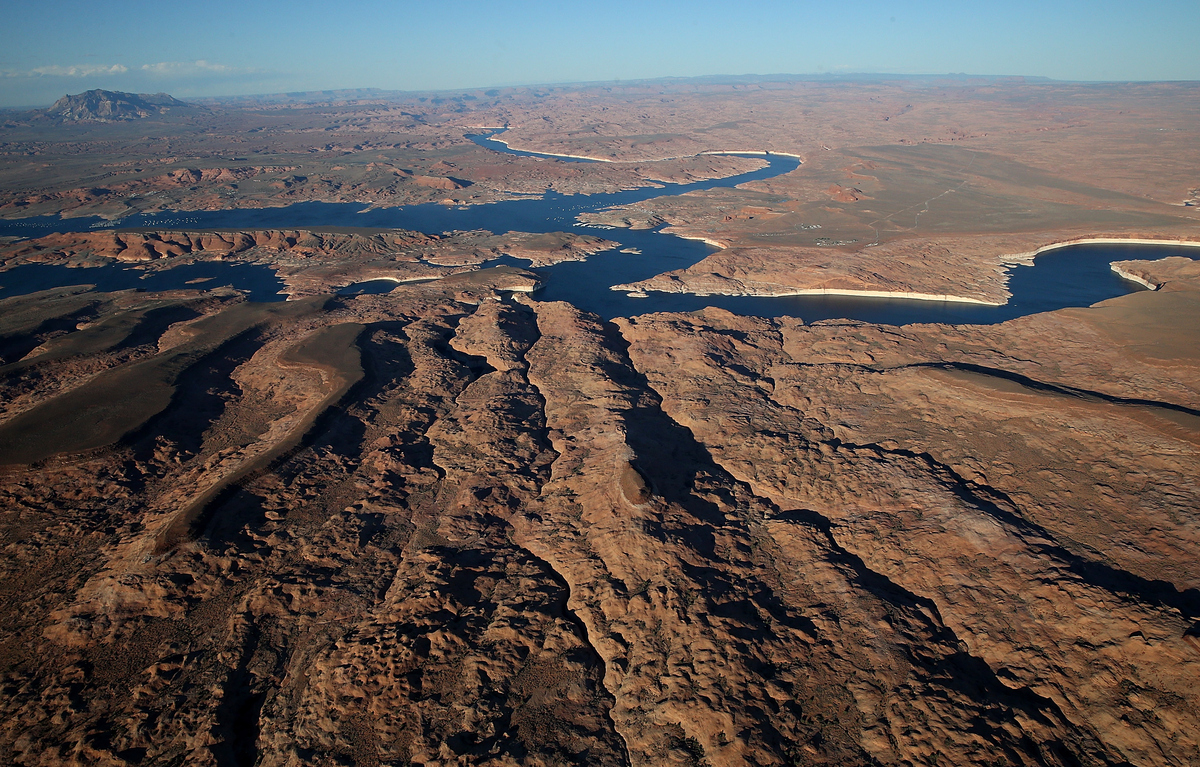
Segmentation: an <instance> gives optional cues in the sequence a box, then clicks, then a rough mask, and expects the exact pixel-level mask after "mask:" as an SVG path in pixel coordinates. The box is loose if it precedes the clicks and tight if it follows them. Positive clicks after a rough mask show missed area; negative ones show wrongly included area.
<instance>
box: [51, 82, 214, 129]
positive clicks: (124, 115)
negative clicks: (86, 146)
mask: <svg viewBox="0 0 1200 767" xmlns="http://www.w3.org/2000/svg"><path fill="white" fill-rule="evenodd" d="M172 109H176V110H178V109H192V110H195V109H197V108H196V107H194V106H193V105H191V104H188V103H186V102H183V101H180V100H179V99H177V98H174V97H172V96H170V95H168V94H166V93H122V92H120V91H105V90H100V89H96V90H91V91H87V92H85V93H78V94H75V95H73V96H72V95H67V96H63V97H62V98H61V99H59V100H58V101H56V102H54V105H53V106H52V107H50V108H49V109H47V110H46V112H45V115H46V117H49V118H51V119H54V120H59V121H62V122H119V121H127V120H137V119H140V118H144V117H151V116H153V115H161V114H166V113H168V112H170V111H171V110H172Z"/></svg>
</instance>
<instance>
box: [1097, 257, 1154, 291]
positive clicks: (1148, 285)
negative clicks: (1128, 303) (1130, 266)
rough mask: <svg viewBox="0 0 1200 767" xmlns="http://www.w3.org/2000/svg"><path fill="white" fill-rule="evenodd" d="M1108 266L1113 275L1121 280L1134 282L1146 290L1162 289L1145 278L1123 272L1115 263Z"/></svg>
mask: <svg viewBox="0 0 1200 767" xmlns="http://www.w3.org/2000/svg"><path fill="white" fill-rule="evenodd" d="M1108 266H1109V268H1110V269H1112V270H1113V273H1114V274H1116V275H1117V276H1118V277H1120V278H1121V279H1123V280H1129V281H1130V282H1136V283H1137V284H1139V285H1144V286H1146V288H1147V289H1148V290H1158V289H1159V288H1161V287H1162V285H1156V284H1155V283H1153V282H1150V280H1147V279H1146V278H1145V277H1139V276H1137V275H1136V274H1131V273H1130V272H1127V271H1125V270H1124V269H1122V268H1121V267H1119V266H1117V264H1116V263H1115V262H1114V263H1111V264H1109V265H1108Z"/></svg>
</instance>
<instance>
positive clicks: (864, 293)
mask: <svg viewBox="0 0 1200 767" xmlns="http://www.w3.org/2000/svg"><path fill="white" fill-rule="evenodd" d="M609 290H616V291H620V292H624V293H630V294H632V293H645V292H648V291H652V292H655V293H681V294H683V293H686V294H688V295H693V296H747V297H752V298H786V297H787V296H848V297H855V298H903V299H908V300H912V301H948V302H951V303H960V304H978V305H981V306H1004V303H1007V302H1001V303H998V302H995V301H983V300H981V299H978V298H968V297H966V296H952V295H948V294H943V293H915V292H910V291H905V290H852V289H849V288H798V289H794V290H781V291H741V292H737V293H732V292H731V293H715V292H712V291H693V290H679V291H672V290H659V289H658V288H654V287H647V286H643V287H636V286H634V285H630V284H626V285H613V286H612V287H611V288H609ZM638 297H639V298H640V297H641V296H638Z"/></svg>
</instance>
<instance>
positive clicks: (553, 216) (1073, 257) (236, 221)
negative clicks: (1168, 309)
mask: <svg viewBox="0 0 1200 767" xmlns="http://www.w3.org/2000/svg"><path fill="white" fill-rule="evenodd" d="M498 132H500V131H495V130H494V131H491V132H490V133H486V134H479V135H473V136H469V137H468V138H470V139H471V140H472V141H474V142H475V143H476V144H478V145H480V146H482V147H485V148H487V149H489V150H493V151H499V152H505V153H509V154H515V155H521V156H528V157H535V158H541V159H543V160H544V161H546V162H560V161H563V158H555V157H552V156H550V155H541V154H537V153H531V152H522V151H520V150H514V149H511V148H509V147H508V146H506V145H505V144H503V143H501V142H499V141H496V140H495V139H494V136H495V135H496V133H498ZM754 156H756V157H758V158H760V159H762V160H764V161H765V162H766V165H765V167H763V168H760V169H758V170H755V171H751V172H749V173H743V174H740V175H737V176H731V177H727V178H721V179H710V180H706V181H698V182H693V183H690V184H663V185H661V186H656V187H643V188H637V189H629V190H623V191H619V192H614V193H610V194H595V195H562V194H559V193H556V192H552V191H547V192H546V194H545V195H544V196H543V197H541V198H536V199H519V200H507V201H502V202H496V203H490V204H486V205H473V206H463V207H453V206H446V205H441V204H427V205H411V206H405V207H399V208H370V207H368V206H365V205H362V204H357V203H320V202H308V203H297V204H295V205H290V206H288V207H282V208H262V209H236V210H220V211H187V212H165V213H158V214H138V215H135V216H130V217H127V218H125V219H122V220H121V221H119V222H116V225H117V226H119V228H120V229H133V228H149V229H186V230H191V231H194V230H202V229H238V230H251V229H317V230H320V229H324V228H331V227H365V228H379V229H391V228H396V229H409V230H414V231H419V232H425V233H428V234H440V233H443V232H448V231H454V230H475V229H486V230H489V231H492V232H496V233H502V232H507V231H524V232H534V233H541V232H575V233H578V234H590V235H596V236H601V237H604V238H605V239H608V240H612V241H615V242H617V243H619V248H618V249H614V250H611V251H605V252H602V253H597V254H595V255H592V256H591V257H589V258H588V260H587V261H581V262H566V263H562V264H557V265H555V266H551V267H545V268H540V269H535V270H533V271H535V272H536V273H538V275H539V276H540V277H541V278H542V280H543V283H544V286H543V288H542V289H540V290H539V291H538V292H537V294H536V296H537V298H539V299H540V300H548V301H554V300H559V301H568V302H570V303H572V304H574V305H576V306H578V307H579V308H580V309H584V310H586V311H591V312H595V313H596V314H598V315H600V316H601V317H603V318H605V319H611V318H613V317H620V316H626V317H627V316H633V315H637V314H645V313H649V312H660V311H661V312H668V311H673V312H687V311H695V310H698V309H702V308H704V307H708V306H717V307H721V308H724V309H728V310H729V311H732V312H734V313H736V314H743V315H751V316H763V317H779V316H795V317H800V318H802V319H803V320H805V321H806V322H814V321H817V320H825V319H852V320H860V321H863V322H872V323H879V324H887V325H903V324H908V323H914V322H937V323H950V324H964V323H970V324H993V323H997V322H1003V321H1005V320H1009V319H1013V318H1015V317H1021V316H1025V315H1027V314H1034V313H1037V312H1046V311H1053V310H1055V309H1061V308H1065V307H1068V306H1089V305H1091V304H1094V303H1096V302H1098V301H1103V300H1105V299H1108V298H1113V297H1115V296H1119V295H1124V294H1126V293H1130V292H1133V291H1136V290H1143V289H1144V288H1143V287H1142V286H1140V285H1137V284H1136V283H1133V282H1130V281H1127V280H1124V279H1122V278H1120V277H1119V276H1117V275H1116V274H1115V273H1113V272H1112V271H1111V269H1110V268H1109V262H1111V261H1115V260H1126V259H1156V258H1163V257H1166V256H1170V255H1184V256H1187V257H1189V258H1191V257H1195V255H1196V254H1198V253H1200V250H1197V248H1191V247H1185V246H1178V245H1128V244H1119V245H1118V244H1080V245H1071V246H1067V247H1063V248H1057V249H1053V250H1048V251H1045V252H1043V253H1041V254H1040V255H1038V256H1037V258H1036V259H1035V260H1034V264H1033V266H1032V267H1029V266H1020V267H1012V268H1011V269H1010V271H1009V278H1010V282H1009V290H1010V291H1011V292H1012V294H1013V296H1012V298H1011V299H1010V300H1009V302H1008V303H1007V304H1005V305H1004V306H981V305H975V304H964V303H958V302H949V301H946V302H938V301H918V300H911V299H897V298H866V297H848V296H784V297H778V298H762V297H750V296H693V295H686V294H667V293H650V294H649V296H648V297H647V298H630V297H629V296H628V295H627V294H625V293H622V292H616V291H612V290H610V289H609V287H610V286H611V285H617V284H622V283H630V282H636V281H639V280H643V279H646V278H649V277H652V276H654V275H656V274H660V273H662V272H665V271H670V270H674V269H683V268H686V267H688V266H691V265H692V264H695V263H697V262H698V261H700V260H701V259H703V258H704V257H705V256H707V255H708V254H709V253H711V252H713V250H714V249H713V248H712V247H711V246H709V245H707V244H705V243H703V242H700V241H696V240H687V239H684V238H681V237H677V236H674V235H669V234H665V233H663V232H661V231H659V230H657V229H654V230H634V229H608V228H603V229H601V228H596V227H589V226H584V225H582V224H580V223H579V221H578V220H577V216H579V214H581V213H585V212H591V211H596V210H600V209H603V208H608V207H612V206H617V205H628V204H631V203H636V202H641V201H644V200H648V199H651V198H655V197H662V196H667V195H678V194H683V193H685V192H690V191H697V190H703V189H713V188H718V187H731V186H736V185H738V184H743V183H747V182H750V181H757V180H762V179H767V178H772V177H774V176H778V175H782V174H784V173H788V172H791V171H793V170H795V169H796V168H797V167H798V166H799V160H797V159H796V158H792V157H787V156H781V155H771V154H767V155H754ZM567 159H569V160H571V161H578V162H594V160H586V159H583V158H567ZM99 228H115V227H114V225H113V223H112V222H107V221H105V220H103V219H99V218H67V219H63V218H60V217H59V216H45V217H39V218H28V219H19V220H7V221H0V235H9V236H18V237H40V236H44V235H46V234H50V233H52V232H67V231H90V230H95V229H99ZM630 248H632V249H636V250H638V251H640V254H633V253H620V252H617V251H618V250H620V249H630ZM497 264H511V265H515V266H524V265H525V262H523V261H521V260H518V259H513V258H509V257H505V258H501V259H497V260H495V261H492V262H489V263H488V264H486V265H497ZM209 265H210V266H212V267H214V268H215V269H216V270H217V272H221V271H222V270H224V269H233V268H234V267H247V266H250V265H248V264H240V265H239V264H230V263H221V262H210V263H209ZM196 266H199V264H197V265H196ZM38 268H40V267H39V266H38V265H34V266H32V267H21V269H28V270H29V271H27V272H25V273H23V274H18V273H17V272H18V270H17V269H13V270H9V271H8V272H3V273H0V285H3V286H4V288H3V291H0V297H6V296H9V295H21V294H22V293H29V292H33V291H34V290H42V289H45V288H47V287H56V285H53V284H46V283H47V281H49V282H52V281H53V280H52V279H51V277H50V276H49V272H41V273H39V274H41V276H36V275H35V272H36V271H37V269H38ZM47 268H50V267H47ZM259 268H261V267H259ZM59 269H60V271H61V272H68V273H69V274H65V275H62V278H63V279H66V280H67V281H65V282H63V283H61V284H62V285H76V284H96V285H97V289H100V290H113V289H121V288H116V287H102V286H101V285H104V286H108V285H111V284H115V283H111V282H105V281H104V280H100V279H94V278H93V277H92V276H88V275H87V274H85V273H91V272H100V271H103V270H105V269H110V270H112V271H114V273H115V272H116V271H120V270H121V269H122V267H116V266H115V265H114V267H100V268H98V269H86V270H85V269H62V268H59ZM183 269H184V267H179V268H175V269H170V270H163V271H159V272H154V273H153V274H154V275H155V277H154V279H153V281H152V282H147V281H144V280H142V279H141V274H142V272H140V271H138V270H129V271H131V272H136V273H137V276H138V283H137V284H131V285H125V287H138V288H144V289H148V290H166V289H172V288H183V287H192V286H188V285H186V284H185V283H186V282H187V281H188V280H193V279H196V278H197V276H196V275H194V274H190V273H186V272H184V271H183ZM264 271H266V270H264ZM176 273H178V276H179V279H178V280H175V281H172V279H171V275H174V274H176ZM267 273H268V274H269V271H268V272H267ZM237 275H238V278H239V279H245V274H244V273H242V272H238V273H237ZM272 276H273V275H272ZM35 277H36V278H35ZM233 277H234V273H233V272H230V274H229V276H228V278H226V277H224V276H219V275H218V276H214V277H212V278H211V281H210V282H206V283H203V285H202V287H215V286H217V285H231V286H233V287H239V285H245V283H244V282H242V283H238V284H235V282H234V281H233ZM146 279H147V280H149V279H150V278H146ZM24 282H28V283H29V285H30V289H24V285H23V284H22V283H24ZM34 283H37V286H36V287H32V285H33V284H34ZM256 284H257V287H254V288H252V287H239V289H243V290H249V292H250V298H251V300H277V299H278V298H279V296H276V295H275V294H274V292H273V291H275V290H278V289H279V288H278V286H276V287H273V288H272V287H270V285H267V284H266V283H265V282H262V281H261V280H260V282H259V283H256ZM386 289H387V285H386V284H384V283H378V282H375V283H374V284H371V285H369V286H367V285H362V286H351V289H349V290H346V291H345V292H347V293H355V292H383V291H385V290H386Z"/></svg>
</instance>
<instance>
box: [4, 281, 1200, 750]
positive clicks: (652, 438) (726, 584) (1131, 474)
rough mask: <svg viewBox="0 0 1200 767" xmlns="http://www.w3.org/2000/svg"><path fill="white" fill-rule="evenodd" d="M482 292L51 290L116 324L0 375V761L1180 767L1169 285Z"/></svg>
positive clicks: (1189, 296)
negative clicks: (979, 314) (744, 304)
mask: <svg viewBox="0 0 1200 767" xmlns="http://www.w3.org/2000/svg"><path fill="white" fill-rule="evenodd" d="M1169 266H1170V265H1167V266H1159V267H1153V266H1144V267H1143V266H1141V265H1131V268H1135V269H1136V268H1145V269H1146V270H1153V269H1158V270H1159V271H1160V272H1161V271H1162V270H1163V269H1164V268H1167V267H1169ZM487 275H488V271H487V270H485V271H481V272H476V273H474V274H473V275H458V276H455V277H450V278H447V279H446V280H442V281H437V282H430V283H423V284H413V285H403V286H400V287H399V288H398V289H397V290H396V291H395V292H393V293H391V294H388V295H383V296H358V297H328V296H324V297H311V298H306V299H302V300H297V301H291V302H287V303H285V304H275V305H251V304H246V303H244V302H241V301H240V299H239V298H238V297H237V296H235V295H226V296H221V295H209V296H205V295H203V294H199V293H192V294H186V293H185V294H180V295H178V296H175V297H170V296H164V297H150V296H141V297H138V296H136V295H130V296H115V297H114V298H112V299H106V300H109V301H111V302H113V303H109V304H106V305H101V306H91V307H90V308H88V306H86V305H81V302H85V304H86V302H87V301H89V300H92V301H94V300H95V299H88V298H87V297H86V296H85V295H81V294H78V293H71V292H69V291H67V292H63V293H61V294H56V295H54V296H42V297H41V298H40V303H38V304H36V306H39V307H42V308H41V309H40V311H42V312H43V313H44V312H46V311H48V310H47V309H46V308H45V307H46V306H54V307H57V309H56V310H55V311H57V312H61V313H62V316H72V317H80V318H82V317H84V314H81V313H80V312H85V313H86V312H91V315H90V316H95V317H98V318H108V319H109V323H108V326H107V327H108V328H109V330H108V331H106V333H103V334H102V333H98V332H92V333H90V334H89V333H88V331H87V330H76V331H73V332H72V331H68V332H67V333H66V334H65V335H60V336H57V337H56V340H55V342H54V344H51V345H48V346H46V347H44V348H43V349H42V350H41V351H40V352H35V353H32V354H27V355H26V356H25V357H24V358H22V359H21V360H20V361H19V362H17V363H15V364H9V365H7V366H5V367H4V368H3V369H0V370H2V371H3V374H4V376H5V378H4V382H3V385H4V386H5V392H6V393H5V398H6V399H8V398H9V397H11V396H13V395H12V394H11V393H12V392H15V391H16V390H17V389H21V390H23V391H25V392H26V394H24V395H22V396H24V397H25V400H24V401H25V402H26V403H27V407H25V408H24V409H23V410H22V411H21V413H20V414H18V415H15V416H14V415H9V416H5V417H4V420H2V421H0V444H4V445H6V448H5V452H4V455H3V456H2V458H3V462H4V463H5V464H6V466H5V469H4V472H3V473H2V475H0V493H2V494H3V497H4V498H5V502H4V504H3V509H4V510H3V512H2V514H3V516H2V518H0V519H2V527H0V530H2V531H3V538H0V543H2V545H3V547H4V550H5V557H4V558H3V562H4V566H3V573H2V574H0V578H2V581H0V582H2V583H3V584H4V588H3V591H2V593H3V596H4V600H3V603H2V608H3V610H4V621H3V623H2V625H3V626H4V629H3V633H2V635H0V660H2V664H3V671H2V674H3V675H2V677H0V683H2V684H3V689H4V696H3V701H4V713H5V716H4V721H5V722H6V723H7V724H6V725H5V726H4V727H3V728H2V729H0V753H3V755H4V758H5V760H6V761H8V762H10V763H14V764H51V763H56V764H61V763H100V764H105V763H106V764H122V763H127V762H129V761H139V762H156V761H163V760H181V761H182V762H183V763H188V764H224V763H234V762H248V761H254V762H257V763H261V764H299V763H311V762H317V761H321V760H330V761H340V762H344V763H353V764H383V763H406V762H408V763H425V764H432V763H439V764H451V763H494V764H503V763H526V764H555V763H562V762H581V761H582V762H587V763H593V764H700V763H709V764H717V763H720V764H755V765H774V764H864V765H865V764H905V763H907V764H935V763H945V762H953V763H959V764H981V765H984V764H994V763H996V762H997V761H1002V762H1006V763H1015V764H1077V763H1088V764H1113V765H1117V764H1139V765H1143V764H1144V765H1157V764H1163V765H1169V764H1186V763H1189V762H1191V761H1194V760H1195V759H1196V758H1198V757H1200V743H1198V742H1197V741H1196V739H1195V737H1194V735H1192V733H1195V732H1197V731H1200V727H1198V726H1196V725H1197V711H1198V710H1200V708H1198V704H1200V701H1198V700H1197V698H1196V690H1197V684H1196V680H1197V678H1198V675H1200V654H1198V653H1197V651H1196V649H1195V648H1194V647H1192V646H1191V645H1190V644H1189V643H1188V642H1187V641H1186V639H1185V635H1186V634H1187V633H1188V632H1189V631H1194V624H1195V623H1196V621H1200V599H1198V597H1197V594H1198V593H1200V592H1198V591H1197V589H1198V588H1200V583H1198V582H1197V581H1196V578H1195V574H1196V573H1197V572H1200V567H1197V565H1200V562H1197V561H1195V560H1196V554H1195V552H1196V551H1198V550H1200V548H1198V547H1197V546H1196V543H1197V541H1196V530H1197V528H1196V524H1195V510H1196V508H1200V502H1198V501H1200V499H1198V498H1196V493H1195V486H1194V483H1191V482H1190V481H1189V480H1188V478H1189V477H1193V476H1195V475H1196V473H1197V471H1198V470H1200V466H1198V465H1197V464H1198V463H1200V441H1198V440H1197V436H1196V435H1197V434H1200V431H1198V430H1197V426H1198V423H1197V419H1198V418H1200V391H1198V390H1196V388H1195V381H1197V380H1200V377H1198V376H1197V375H1196V369H1197V366H1198V365H1200V359H1198V358H1197V357H1196V353H1195V349H1196V348H1197V347H1196V345H1195V344H1194V339H1193V338H1192V337H1191V335H1190V330H1188V329H1189V328H1194V327H1197V324H1196V323H1194V322H1191V321H1190V320H1187V319H1186V318H1190V317H1192V315H1194V314H1196V313H1197V311H1198V310H1200V302H1198V301H1197V298H1196V296H1197V295H1198V294H1200V292H1198V291H1197V286H1196V284H1195V281H1194V279H1193V278H1191V277H1188V276H1186V275H1183V276H1177V277H1174V278H1166V277H1164V280H1165V281H1167V282H1168V285H1173V289H1172V290H1167V289H1166V288H1164V289H1163V290H1161V291H1156V292H1146V293H1140V294H1134V295H1131V296H1126V297H1123V298H1120V299H1114V300H1113V301H1109V302H1106V303H1105V304H1103V305H1100V306H1098V307H1094V308H1092V309H1081V310H1068V311H1063V312H1057V313H1054V314H1051V315H1042V316H1038V317H1031V318H1025V319H1024V320H1018V321H1014V322H1010V323H1005V324H1003V325H999V326H994V327H986V328H972V327H966V326H964V327H960V328H955V329H947V328H938V327H935V326H910V327H906V328H888V327H879V326H871V325H864V324H861V323H834V322H830V323H819V324H816V325H812V326H809V325H805V324H803V323H802V322H800V321H798V320H786V319H783V320H763V319H755V318H746V317H736V316H734V315H730V314H728V313H725V312H722V311H717V310H708V311H705V312H702V313H697V314H692V315H651V316H647V317H642V318H637V319H634V320H628V321H621V322H619V323H618V324H616V325H613V324H608V323H602V322H600V321H598V320H596V319H595V318H594V317H590V316H588V315H586V314H583V313H581V312H579V311H578V310H576V309H574V308H573V307H571V306H569V305H567V304H556V303H543V302H538V301H536V300H534V299H531V298H526V297H520V296H516V297H513V294H511V293H509V292H506V291H504V290H500V291H497V290H496V289H495V287H490V286H489V285H488V282H487V280H488V276H487ZM467 278H470V279H471V280H472V281H471V282H464V281H463V280H465V279H467ZM456 280H457V281H458V282H454V281H456ZM493 284H496V285H498V284H499V283H493ZM47 301H49V302H50V303H49V304H47V303H46V302H47ZM1163 301H1168V302H1170V304H1171V305H1170V306H1169V307H1167V309H1166V311H1169V312H1171V313H1172V315H1173V316H1175V317H1177V318H1181V319H1180V320H1179V321H1178V322H1177V323H1175V325H1174V327H1172V328H1165V327H1164V326H1163V325H1162V324H1161V323H1159V322H1157V321H1156V320H1155V318H1156V317H1158V316H1159V313H1160V312H1161V311H1164V309H1163V306H1162V303H1161V302H1163ZM25 305H26V306H34V305H33V304H29V303H28V302H27V304H25ZM169 306H177V307H179V309H180V310H186V311H187V312H188V313H189V314H187V315H178V316H175V317H172V318H164V319H163V320H160V321H158V322H157V323H149V324H148V318H152V317H155V316H158V315H153V314H152V312H153V311H156V310H159V309H162V308H166V307H169ZM22 311H24V312H26V313H25V314H22V313H21V312H15V313H12V314H8V313H6V315H5V317H6V319H5V321H4V322H5V324H4V326H3V334H4V342H5V343H7V344H10V345H11V344H15V343H17V341H18V339H20V338H21V337H22V334H28V333H31V332H38V331H37V329H38V328H40V327H43V326H44V322H45V320H44V319H42V320H40V322H41V323H42V324H38V322H39V321H35V320H37V317H38V316H42V315H36V316H35V315H31V314H28V311H30V310H29V309H25V310H22ZM119 317H126V318H127V319H126V320H124V321H123V322H120V323H118V322H117V318H119ZM77 321H78V320H77ZM91 322H92V323H94V320H92V321H91ZM81 324H84V323H81ZM91 327H97V328H98V327H99V325H95V324H92V325H91ZM121 328H125V329H126V330H125V331H122V330H121ZM138 328H140V329H141V330H140V331H138V332H136V333H134V332H133V331H134V330H136V329H138ZM121 338H125V339H127V341H121V340H119V339H121ZM34 340H36V339H32V338H31V339H30V341H29V342H30V343H32V342H33V341H34ZM118 348H123V350H122V351H120V353H116V351H115V350H117V349H118ZM55 350H57V351H55ZM121 355H124V356H121ZM87 364H91V365H93V366H94V367H93V370H94V372H93V373H92V374H91V375H90V376H89V377H85V378H83V379H80V378H79V377H78V376H77V375H76V374H75V373H74V372H73V371H75V370H78V369H80V366H81V365H87ZM131 369H133V370H136V371H138V372H137V373H136V375H132V374H130V373H128V372H126V371H128V370H131ZM63 378H70V379H71V381H70V383H67V382H66V381H63V382H62V384H60V385H57V386H55V385H51V384H52V382H54V381H58V380H60V379H63ZM34 381H38V382H40V383H39V384H38V385H37V386H31V384H32V383H33V382H34ZM119 386H123V387H125V389H124V391H125V392H126V394H127V395H131V396H129V399H130V400H131V401H133V402H138V403H146V402H150V403H151V405H152V406H148V407H142V408H141V409H136V410H130V409H124V410H122V409H117V410H112V409H109V410H100V411H94V412H96V413H98V414H99V422H101V423H105V422H106V419H107V427H106V429H107V431H106V433H110V434H112V435H113V437H112V438H111V439H110V440H108V441H106V442H102V443H101V444H99V445H95V446H90V447H86V448H85V449H80V448H72V447H71V445H70V444H68V442H67V441H63V440H62V438H51V437H52V435H51V437H47V436H46V434H47V430H46V429H45V427H44V426H41V427H35V426H33V425H35V424H45V423H49V421H47V420H46V419H47V418H54V417H57V416H56V415H55V414H56V413H59V412H62V410H63V409H62V406H61V404H56V403H61V402H62V399H63V398H64V397H68V396H70V397H74V400H73V401H74V402H75V403H77V404H78V403H83V404H85V405H86V404H87V403H89V402H93V401H102V400H103V397H104V396H105V392H107V391H110V390H112V389H113V388H114V387H119ZM130 386H132V387H134V388H133V389H130V388H128V387H130ZM139 390H144V393H143V394H138V391H139ZM154 392H160V393H158V394H155V393H154ZM154 403H157V404H154ZM139 407H140V406H139ZM71 438H72V439H77V440H82V435H78V434H72V437H71ZM93 442H94V440H93ZM78 444H79V445H81V446H82V445H83V444H84V442H82V441H80V442H78ZM88 444H89V445H90V444H92V443H88ZM21 451H25V452H24V453H22V452H21ZM47 451H48V452H47ZM35 455H37V456H40V457H39V458H38V459H37V460H35V461H33V462H32V463H30V462H29V461H30V459H31V458H32V457H34V456H35ZM1148 457H1149V458H1148ZM118 690H119V691H121V694H116V692H117V691H118Z"/></svg>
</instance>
